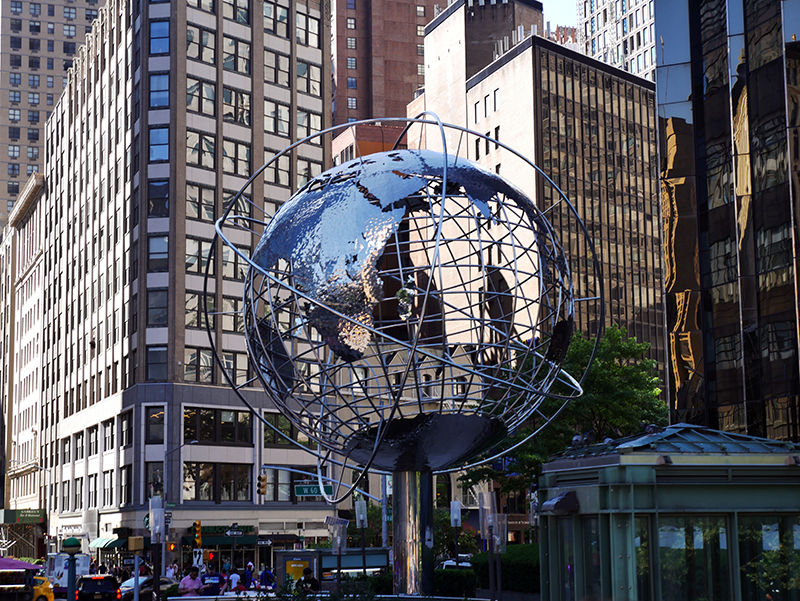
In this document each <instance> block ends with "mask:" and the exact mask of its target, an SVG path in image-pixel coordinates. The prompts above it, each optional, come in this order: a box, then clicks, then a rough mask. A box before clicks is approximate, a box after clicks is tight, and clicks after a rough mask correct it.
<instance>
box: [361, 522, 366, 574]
mask: <svg viewBox="0 0 800 601" xmlns="http://www.w3.org/2000/svg"><path fill="white" fill-rule="evenodd" d="M364 530H366V528H364V527H363V526H362V527H361V573H362V574H364V576H365V577H366V575H367V550H366V549H365V548H364Z"/></svg>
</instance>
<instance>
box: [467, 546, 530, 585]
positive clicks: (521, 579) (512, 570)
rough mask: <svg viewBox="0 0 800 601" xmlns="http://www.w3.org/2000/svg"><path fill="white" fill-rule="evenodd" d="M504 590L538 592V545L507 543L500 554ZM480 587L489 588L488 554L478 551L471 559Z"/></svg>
mask: <svg viewBox="0 0 800 601" xmlns="http://www.w3.org/2000/svg"><path fill="white" fill-rule="evenodd" d="M500 561H501V568H500V570H501V574H502V585H503V590H504V591H518V592H520V593H538V592H540V590H539V589H540V582H539V545H538V544H536V543H531V544H527V545H508V546H507V547H506V552H505V553H503V554H502V555H501V556H500ZM470 563H472V568H473V569H474V570H475V575H476V576H477V577H478V586H479V587H480V588H487V589H488V588H489V554H488V553H478V554H477V555H475V556H474V557H473V558H472V559H471V560H470Z"/></svg>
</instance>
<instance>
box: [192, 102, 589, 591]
mask: <svg viewBox="0 0 800 601" xmlns="http://www.w3.org/2000/svg"><path fill="white" fill-rule="evenodd" d="M387 122H388V123H404V124H406V126H407V128H409V127H422V128H425V127H433V128H436V130H438V132H439V133H440V135H441V139H442V146H443V148H445V149H446V141H445V129H451V130H453V131H455V132H457V133H458V135H459V136H460V137H461V138H462V141H464V142H465V143H467V142H469V141H470V140H467V138H471V137H476V138H481V139H485V140H489V141H490V142H491V143H492V144H496V145H497V146H500V147H503V148H504V149H505V150H507V151H509V152H512V153H514V154H515V155H516V156H517V157H519V158H520V159H522V160H523V161H525V162H526V163H527V164H528V165H530V167H531V168H532V169H533V172H534V173H536V174H538V175H539V176H541V177H544V178H545V180H546V181H547V183H549V184H550V185H552V186H553V187H554V188H555V189H556V190H558V193H559V195H560V197H561V201H560V202H562V203H565V205H566V206H568V207H569V209H570V211H571V212H572V214H573V215H574V216H575V221H576V223H577V224H578V225H579V227H580V228H581V231H582V232H583V234H584V236H585V238H586V247H587V249H588V251H589V255H590V257H589V258H590V259H591V261H592V263H593V266H594V270H595V273H596V277H595V281H596V282H600V281H601V277H600V269H599V263H598V261H597V258H596V256H595V253H594V248H593V246H592V242H591V239H590V237H589V236H588V234H587V232H586V230H585V227H584V226H583V223H582V222H581V221H580V219H579V218H578V215H577V213H576V212H575V209H574V208H573V207H572V205H571V204H570V203H569V200H568V199H567V198H566V197H565V196H564V194H563V193H562V192H561V190H559V189H558V188H557V187H556V186H555V184H553V182H552V180H550V179H549V178H548V177H547V176H546V175H545V174H544V173H543V172H542V171H541V170H540V169H539V168H538V167H537V166H536V165H535V164H533V163H532V162H530V161H529V160H527V159H526V158H525V157H522V156H521V155H519V154H518V153H516V152H515V151H514V150H513V149H511V148H508V147H507V146H505V145H504V144H502V143H500V142H498V141H496V140H492V139H490V138H488V137H487V136H483V135H481V134H478V133H476V132H472V131H470V130H467V129H465V128H461V127H457V126H451V125H443V124H442V123H441V122H440V121H439V120H438V118H437V117H436V116H435V115H430V114H426V115H422V116H420V117H419V118H417V119H403V120H401V119H397V120H385V119H384V120H382V123H387ZM352 125H354V124H349V125H348V126H352ZM348 126H339V127H337V128H332V129H330V130H326V131H325V132H322V133H320V134H317V136H325V135H326V134H328V133H333V132H336V131H338V130H340V129H342V128H344V127H348ZM313 137H316V136H312V137H311V138H313ZM311 138H306V139H305V140H302V141H300V142H298V143H296V144H294V145H292V146H290V147H289V148H287V149H285V150H284V151H283V152H282V153H280V154H278V155H277V156H276V157H274V158H273V159H272V161H270V162H269V163H267V164H266V165H264V166H262V167H261V169H259V170H258V171H256V172H255V173H254V174H253V176H252V177H251V178H250V180H249V181H248V182H247V184H246V185H245V186H244V187H243V188H242V190H240V191H239V193H238V194H237V196H236V197H235V198H234V199H233V201H232V202H231V203H230V205H229V207H228V209H227V210H226V212H225V214H224V215H223V216H222V218H221V219H220V220H219V221H218V222H217V225H216V231H217V238H219V239H220V241H221V242H222V243H223V244H224V245H225V246H226V247H227V248H228V249H229V252H230V251H232V252H235V253H237V254H238V255H239V256H240V257H241V258H242V259H244V260H246V261H247V262H248V264H249V265H250V270H249V272H248V274H247V278H246V281H245V288H244V294H243V302H244V316H245V327H246V333H247V339H248V348H249V352H250V359H251V365H252V366H253V368H254V369H255V371H256V374H257V377H258V378H259V379H260V381H261V384H262V385H263V386H264V390H265V392H266V393H267V394H268V395H269V397H270V399H271V400H272V401H273V403H274V404H275V406H276V407H278V408H279V409H280V411H281V412H282V413H283V414H284V415H285V416H286V417H287V418H288V419H289V420H290V421H291V422H292V424H293V425H294V426H295V427H296V428H297V429H298V430H300V431H301V432H303V433H304V434H305V435H306V436H308V438H309V439H310V440H311V441H313V442H314V443H315V444H316V449H315V450H314V449H307V450H310V451H311V452H312V453H314V454H315V455H316V456H317V458H318V466H320V467H321V466H322V465H323V464H325V463H331V464H333V465H334V466H338V467H339V468H340V470H339V476H338V483H339V486H337V488H336V491H335V493H334V495H333V496H332V497H327V495H326V498H327V500H328V501H329V502H332V503H337V502H340V501H342V500H343V499H344V498H346V497H347V496H348V495H349V494H350V493H351V492H352V490H353V489H354V487H355V486H356V485H357V484H358V480H360V478H361V477H363V475H364V474H365V473H366V472H367V471H368V470H370V469H372V470H373V471H377V472H381V473H386V472H390V471H391V472H394V473H395V474H396V478H398V479H400V480H402V481H405V480H403V479H404V478H406V477H407V476H409V475H410V474H417V475H418V476H419V477H420V478H421V480H420V481H421V482H427V481H428V480H430V478H431V474H432V472H433V471H452V470H456V469H462V468H463V467H465V465H466V464H470V462H472V461H476V460H475V458H476V457H478V456H479V455H480V454H481V453H485V452H486V450H487V449H490V448H493V447H494V446H496V445H497V444H498V443H499V442H500V441H501V440H502V439H503V438H505V436H507V435H508V434H510V433H513V432H514V431H515V430H517V429H518V428H519V427H521V426H522V425H523V424H531V423H532V424H534V426H535V427H534V428H533V433H532V434H531V436H530V437H532V436H535V435H536V434H537V433H538V432H539V431H540V430H541V428H543V427H545V426H546V425H547V424H548V423H549V422H550V421H551V420H552V419H553V418H554V417H555V416H556V415H558V413H559V412H560V411H561V410H562V409H563V407H564V406H565V405H566V403H567V402H569V400H570V399H572V398H574V397H576V396H579V395H580V394H581V392H582V390H581V383H582V382H583V379H584V378H585V377H586V373H587V372H588V365H587V367H586V371H585V372H584V373H583V374H582V375H581V377H580V378H578V379H576V378H573V377H572V376H571V375H569V374H567V373H566V372H564V371H563V370H562V364H563V361H564V357H565V354H566V349H567V347H568V345H569V340H570V337H571V335H572V323H573V314H574V309H575V302H578V301H584V302H590V301H593V302H595V306H596V307H597V313H598V322H599V323H601V324H602V323H603V299H602V286H601V285H598V286H599V287H598V290H597V293H596V296H594V297H592V298H587V299H575V298H573V291H572V284H571V280H570V277H571V276H570V268H569V262H568V259H567V256H566V254H565V252H564V250H563V248H562V247H561V244H560V241H559V238H558V236H557V235H556V233H555V231H554V229H553V227H552V226H551V224H550V223H549V222H548V221H547V219H546V217H545V215H544V213H543V212H542V211H540V210H539V209H538V208H537V207H536V206H535V204H534V203H533V202H532V201H531V200H529V199H528V198H527V197H526V196H525V195H524V194H523V193H522V192H520V191H519V190H518V189H516V188H515V187H514V186H512V185H510V184H509V183H508V182H506V181H505V180H502V179H501V178H500V177H499V176H497V175H495V174H493V173H491V172H488V171H486V170H485V169H483V168H481V167H480V166H478V165H476V164H474V163H470V162H469V161H466V160H464V159H462V158H460V157H457V156H452V155H448V154H447V152H446V150H445V152H444V153H442V154H438V153H432V152H430V151H393V152H391V153H384V154H382V155H377V156H376V155H370V156H367V157H359V158H357V159H356V160H354V161H351V162H349V163H346V164H345V165H341V166H338V167H336V168H334V169H333V170H330V171H329V172H326V173H323V174H322V175H320V176H318V177H317V178H314V179H313V180H311V181H310V182H308V183H307V184H306V185H305V186H303V187H302V188H301V189H300V190H299V191H298V192H296V193H295V195H294V196H293V197H292V199H290V200H289V201H287V203H286V204H285V205H284V207H282V209H281V211H279V213H278V215H276V217H275V218H274V219H272V220H271V221H270V222H269V223H267V222H266V218H264V219H256V218H254V217H251V216H250V215H246V214H242V213H246V211H237V212H234V210H233V209H234V207H242V206H243V203H242V202H241V201H242V200H244V199H247V198H248V197H247V196H246V195H245V192H246V190H247V189H248V188H249V186H250V184H251V183H252V182H253V180H254V179H255V178H256V177H257V176H258V175H259V174H260V173H262V172H263V171H264V170H265V169H267V168H268V167H269V166H270V165H271V164H272V163H273V162H274V161H277V160H278V159H279V158H280V157H281V156H283V155H284V154H286V153H288V152H290V151H291V150H292V149H293V148H294V147H296V146H298V145H300V144H303V143H306V142H308V141H309V140H310V139H311ZM421 138H422V136H420V139H421ZM247 202H248V203H249V202H250V201H249V200H247ZM251 204H252V203H251ZM252 211H253V212H255V211H262V212H263V210H262V209H261V208H260V207H259V206H258V205H257V204H253V205H252ZM237 213H239V214H237ZM229 228H237V229H246V230H250V231H254V230H261V229H262V228H264V229H265V232H264V235H263V237H262V238H261V242H260V243H259V246H258V247H257V249H256V252H255V253H254V255H253V257H252V258H251V257H249V256H246V255H245V254H243V252H242V251H241V250H240V249H238V248H237V247H236V245H235V244H234V243H233V242H232V241H231V236H230V235H228V231H229ZM217 246H218V245H217V244H216V239H215V244H214V245H213V248H214V249H216V248H217ZM210 263H211V261H209V264H210ZM207 289H208V288H207V286H206V293H207ZM209 334H210V336H209V337H210V340H211V344H212V346H214V338H213V336H212V335H211V332H209ZM598 338H599V337H598ZM595 349H596V347H595ZM215 355H216V357H217V361H218V362H219V364H220V365H221V367H222V368H223V372H224V373H225V374H226V377H227V378H228V381H229V383H230V384H231V386H232V387H233V388H234V389H235V390H237V392H238V391H239V389H240V388H242V387H243V386H246V385H249V384H250V382H248V383H243V384H242V383H240V384H238V385H237V384H235V383H234V382H232V381H231V379H230V376H229V375H228V374H227V371H226V370H225V365H224V364H223V362H222V360H221V357H220V356H219V353H216V349H215ZM239 396H240V398H241V399H242V401H243V402H244V403H245V404H246V405H247V406H248V407H250V409H251V410H252V409H253V408H252V407H251V406H250V405H249V403H248V402H247V400H246V399H245V398H244V396H243V395H242V394H239ZM253 413H254V415H255V416H256V417H257V418H258V419H261V420H262V422H264V423H265V424H266V425H268V426H269V427H271V428H273V429H274V426H273V425H272V424H269V423H267V422H266V421H265V420H264V419H263V417H262V416H261V415H260V414H259V413H258V412H257V411H253ZM530 437H529V438H530ZM526 440H527V439H526ZM304 448H306V447H304ZM500 454H502V453H499V454H498V455H497V456H499V455H500ZM492 459H494V457H489V458H486V459H484V460H483V461H491V460H492ZM477 463H478V462H477V461H476V462H475V463H474V464H477ZM353 464H357V465H359V466H361V467H360V468H355V467H354V469H359V470H360V472H361V474H360V477H359V478H358V479H357V480H356V482H354V483H353V485H352V486H350V487H349V489H348V490H347V491H345V492H341V488H342V487H341V484H342V474H343V472H344V469H342V468H345V467H353ZM318 471H319V472H320V475H319V477H320V484H322V482H321V470H318ZM328 473H329V474H332V473H334V472H333V470H328ZM395 487H397V484H395ZM321 488H322V487H321ZM323 490H324V489H323ZM396 490H397V489H396ZM402 490H403V491H406V492H408V493H409V495H411V497H413V498H414V499H416V501H415V503H416V502H417V501H418V500H419V499H421V498H422V497H424V496H425V493H424V491H425V490H426V488H425V486H410V485H409V486H406V487H404V488H402ZM411 497H409V498H411ZM409 503H410V504H409ZM409 503H407V504H406V505H404V506H403V507H404V508H405V509H409V511H407V512H406V511H405V510H404V511H403V514H405V517H403V516H402V515H398V513H395V520H396V531H395V540H396V541H397V540H398V536H400V537H401V538H402V539H403V540H406V539H410V534H411V533H412V531H413V532H417V531H419V530H420V528H424V522H425V520H424V519H423V518H424V512H417V511H411V509H410V508H411V506H412V505H413V503H411V502H410V501H409ZM396 509H398V510H399V509H401V508H400V507H399V506H398V507H397V508H396ZM403 520H405V521H403ZM420 520H422V521H420ZM398 522H400V526H399V528H400V530H398V529H397V528H398V526H397V523H398ZM415 540H416V544H417V548H416V549H410V548H409V549H406V550H405V551H403V553H402V557H404V558H406V559H408V561H405V560H403V563H404V565H405V567H402V566H398V565H396V566H395V567H396V569H398V568H401V569H402V570H403V573H402V574H401V575H400V576H399V579H398V583H400V584H399V590H398V592H403V593H422V592H427V591H424V590H423V588H424V589H427V588H428V587H423V585H422V584H421V583H422V582H423V580H424V578H423V575H422V563H421V562H420V561H418V560H417V559H418V558H419V557H421V555H422V554H423V553H424V550H423V549H422V548H420V547H419V545H424V538H420V537H417V538H416V539H415ZM396 554H397V550H396ZM414 558H417V559H414ZM396 563H397V562H396Z"/></svg>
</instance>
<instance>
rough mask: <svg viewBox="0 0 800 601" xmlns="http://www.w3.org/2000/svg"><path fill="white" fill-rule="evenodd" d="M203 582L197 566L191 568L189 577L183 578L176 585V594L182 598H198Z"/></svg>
mask: <svg viewBox="0 0 800 601" xmlns="http://www.w3.org/2000/svg"><path fill="white" fill-rule="evenodd" d="M203 588H204V585H203V581H202V580H201V579H200V570H198V569H197V566H192V569H191V570H189V575H188V576H184V577H183V580H181V583H180V584H179V585H178V592H179V593H180V594H181V596H183V597H198V596H199V595H200V592H201V591H202V590H203Z"/></svg>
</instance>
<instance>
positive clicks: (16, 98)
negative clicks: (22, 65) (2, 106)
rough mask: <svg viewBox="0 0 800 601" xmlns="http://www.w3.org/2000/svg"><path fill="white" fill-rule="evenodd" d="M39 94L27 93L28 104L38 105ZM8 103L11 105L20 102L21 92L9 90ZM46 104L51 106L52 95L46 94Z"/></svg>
mask: <svg viewBox="0 0 800 601" xmlns="http://www.w3.org/2000/svg"><path fill="white" fill-rule="evenodd" d="M40 99H41V94H40V93H39V92H28V104H34V105H36V104H39V100H40ZM8 101H9V102H10V103H12V104H14V103H18V102H22V92H20V91H19V90H10V91H9V92H8ZM47 104H48V105H49V106H52V105H53V94H47Z"/></svg>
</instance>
